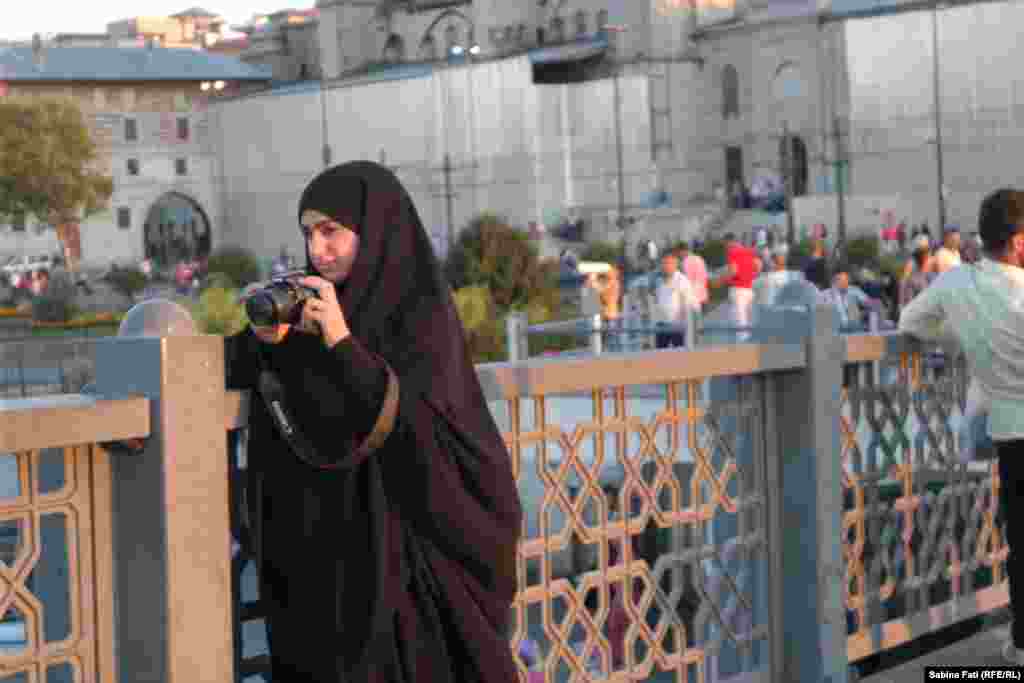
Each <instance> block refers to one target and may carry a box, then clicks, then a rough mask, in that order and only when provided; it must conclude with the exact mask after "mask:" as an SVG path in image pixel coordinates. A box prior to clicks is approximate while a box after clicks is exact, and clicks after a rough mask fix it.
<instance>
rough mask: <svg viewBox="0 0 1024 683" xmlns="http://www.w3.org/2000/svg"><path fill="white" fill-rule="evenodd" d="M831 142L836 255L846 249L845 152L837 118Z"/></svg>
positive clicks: (837, 117)
mask: <svg viewBox="0 0 1024 683" xmlns="http://www.w3.org/2000/svg"><path fill="white" fill-rule="evenodd" d="M832 142H833V145H834V148H835V155H836V156H835V159H833V160H832V167H833V168H834V169H835V178H836V181H835V182H836V208H837V210H838V214H839V215H838V216H837V218H838V220H839V225H838V228H837V231H836V232H837V235H838V237H837V239H836V250H835V251H836V254H837V255H838V254H840V253H842V252H841V251H840V250H844V251H845V249H846V168H847V159H846V150H845V147H844V145H843V131H842V129H841V128H840V124H839V116H838V115H837V116H835V117H834V118H833V119H832Z"/></svg>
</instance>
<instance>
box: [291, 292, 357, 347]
mask: <svg viewBox="0 0 1024 683" xmlns="http://www.w3.org/2000/svg"><path fill="white" fill-rule="evenodd" d="M301 282H302V284H304V285H305V286H307V287H311V288H313V289H315V290H316V291H317V294H318V298H315V299H310V300H308V301H307V302H306V305H305V306H303V307H302V323H301V324H300V325H299V329H300V330H302V331H303V332H309V333H311V334H316V333H319V334H320V336H321V337H323V340H324V345H325V346H327V348H329V349H330V348H333V347H334V345H335V344H337V343H338V342H340V341H341V340H343V339H345V338H346V337H348V336H349V334H351V332H350V331H349V329H348V321H346V320H345V314H344V313H343V312H342V310H341V305H340V304H339V303H338V295H337V293H336V292H335V290H334V283H332V282H329V281H327V280H325V279H323V278H322V277H316V276H314V275H311V276H309V277H305V278H302V280H301Z"/></svg>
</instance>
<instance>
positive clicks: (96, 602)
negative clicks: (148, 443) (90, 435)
mask: <svg viewBox="0 0 1024 683" xmlns="http://www.w3.org/2000/svg"><path fill="white" fill-rule="evenodd" d="M107 463H108V461H107V456H106V454H105V453H102V452H100V450H99V449H96V448H94V447H93V446H91V445H85V446H74V447H68V448H51V449H44V450H36V451H28V452H24V453H17V454H7V455H0V480H2V481H3V487H2V488H3V490H2V491H0V679H3V680H18V681H25V682H26V683H36V682H42V681H46V682H47V683H72V681H74V682H75V683H91V682H94V681H110V680H113V675H114V672H113V666H114V664H113V634H112V632H111V626H112V619H111V610H112V607H113V604H112V600H111V594H110V591H109V588H110V581H111V574H110V568H111V565H110V559H109V557H107V556H106V555H105V553H109V550H110V517H109V515H110V509H109V507H108V505H109V503H108V502H105V501H107V500H108V497H109V485H110V473H109V468H108V465H107Z"/></svg>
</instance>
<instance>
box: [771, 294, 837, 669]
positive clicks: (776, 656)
mask: <svg viewBox="0 0 1024 683" xmlns="http://www.w3.org/2000/svg"><path fill="white" fill-rule="evenodd" d="M803 317H804V318H805V320H806V322H805V324H804V325H803V329H802V330H801V332H802V333H803V341H802V343H803V345H804V347H805V349H806V353H807V356H806V357H807V364H806V367H805V368H803V369H800V370H793V371H789V372H775V373H770V374H769V375H768V376H767V378H766V380H767V381H766V384H765V397H764V400H765V404H764V405H765V418H766V424H765V434H766V438H767V444H766V449H765V476H766V490H767V492H768V501H767V502H768V519H767V530H768V547H769V572H768V573H769V577H770V578H769V591H768V594H769V595H768V614H769V619H770V622H769V623H770V629H771V632H772V639H771V642H772V645H773V646H772V652H771V657H770V660H771V667H772V677H771V678H770V680H772V681H828V682H829V683H845V682H846V681H847V677H848V668H849V667H848V662H847V649H846V611H845V606H844V604H843V580H844V577H845V567H844V566H843V563H842V523H841V522H842V508H843V498H842V481H841V478H842V463H841V461H840V457H839V454H840V453H841V448H840V411H841V398H842V395H841V392H842V379H843V364H844V362H845V360H846V348H845V342H844V340H843V338H842V337H841V336H839V334H838V333H837V329H838V325H837V320H836V318H837V313H836V311H835V310H834V308H832V307H831V306H828V305H820V304H819V305H816V306H814V307H812V308H811V309H810V311H809V313H807V314H804V316H803ZM787 325H793V326H794V327H791V328H790V330H789V331H790V332H791V333H792V332H795V326H796V325H797V320H796V316H790V317H789V319H788V321H787Z"/></svg>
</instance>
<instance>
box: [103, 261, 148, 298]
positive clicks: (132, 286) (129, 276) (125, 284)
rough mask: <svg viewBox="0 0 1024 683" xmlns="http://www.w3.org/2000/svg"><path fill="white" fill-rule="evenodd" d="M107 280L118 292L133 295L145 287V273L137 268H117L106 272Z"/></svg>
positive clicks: (128, 295)
mask: <svg viewBox="0 0 1024 683" xmlns="http://www.w3.org/2000/svg"><path fill="white" fill-rule="evenodd" d="M107 282H109V283H110V286H111V287H113V288H114V290H115V291H116V292H118V293H119V294H123V295H124V296H127V297H132V296H135V295H136V294H137V293H139V292H141V291H142V290H143V289H145V288H146V282H147V280H146V275H145V273H143V272H142V271H141V270H139V269H138V268H118V269H117V270H112V271H110V273H108V274H107Z"/></svg>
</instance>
